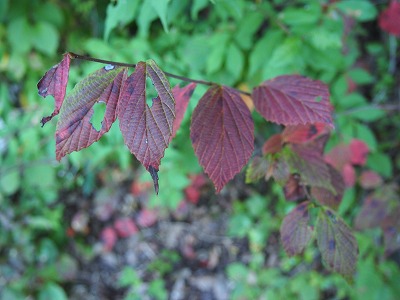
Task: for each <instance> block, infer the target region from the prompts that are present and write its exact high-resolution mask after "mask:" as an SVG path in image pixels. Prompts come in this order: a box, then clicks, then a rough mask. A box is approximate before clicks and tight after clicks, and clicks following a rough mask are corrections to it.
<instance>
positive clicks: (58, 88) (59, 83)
mask: <svg viewBox="0 0 400 300" xmlns="http://www.w3.org/2000/svg"><path fill="white" fill-rule="evenodd" d="M70 62H71V57H70V55H69V53H66V54H64V58H63V59H62V61H61V62H60V63H58V64H57V65H55V66H53V67H52V68H51V69H50V70H48V71H47V72H46V73H45V74H44V76H43V77H42V78H41V79H40V81H39V82H38V84H37V88H38V91H39V95H40V96H42V97H47V96H48V95H52V96H53V97H54V100H55V108H54V111H53V113H52V114H51V115H50V116H48V117H44V118H43V119H42V121H41V123H42V126H44V124H46V123H47V122H49V121H50V120H51V119H52V118H53V117H54V116H56V115H58V113H59V111H60V108H61V105H62V104H63V101H64V98H65V93H66V89H67V83H68V73H69V66H70Z"/></svg>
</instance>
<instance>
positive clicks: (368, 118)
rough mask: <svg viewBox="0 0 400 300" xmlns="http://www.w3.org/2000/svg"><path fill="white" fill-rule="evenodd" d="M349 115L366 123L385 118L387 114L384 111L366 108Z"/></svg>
mask: <svg viewBox="0 0 400 300" xmlns="http://www.w3.org/2000/svg"><path fill="white" fill-rule="evenodd" d="M348 115H349V116H351V117H353V118H356V119H358V120H361V121H364V122H373V121H377V120H379V119H381V118H382V117H384V116H385V115H386V112H385V111H384V110H383V109H379V108H375V107H371V106H370V107H368V106H364V107H362V108H360V109H356V110H354V111H352V112H350V113H349V114H348Z"/></svg>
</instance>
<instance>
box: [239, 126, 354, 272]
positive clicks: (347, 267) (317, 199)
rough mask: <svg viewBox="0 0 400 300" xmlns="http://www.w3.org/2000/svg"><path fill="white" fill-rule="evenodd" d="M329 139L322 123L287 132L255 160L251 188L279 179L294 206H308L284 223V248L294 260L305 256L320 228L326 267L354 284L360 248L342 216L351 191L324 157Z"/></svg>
mask: <svg viewBox="0 0 400 300" xmlns="http://www.w3.org/2000/svg"><path fill="white" fill-rule="evenodd" d="M328 137H329V132H328V131H327V127H326V126H325V125H324V124H322V123H316V124H312V125H302V126H296V127H294V126H287V127H286V128H285V130H284V131H283V132H282V133H281V134H276V135H274V136H272V137H270V138H269V139H268V140H267V141H266V142H265V144H264V146H263V154H264V156H263V157H261V156H260V157H255V158H254V159H253V161H252V162H251V164H250V166H249V168H248V169H247V173H246V179H247V182H249V183H251V182H254V181H257V180H258V179H260V178H262V177H264V178H265V179H266V180H268V179H269V178H271V177H273V178H274V179H275V180H276V181H277V182H279V183H281V184H282V185H283V186H284V187H283V188H284V194H285V198H286V199H287V200H288V201H298V200H302V202H301V203H300V204H298V205H297V207H296V208H294V209H293V210H292V211H291V212H290V213H289V214H288V215H287V216H286V217H285V218H284V220H283V222H282V225H281V229H280V231H281V240H282V244H283V247H284V248H285V250H286V252H287V253H288V254H289V255H296V254H300V253H302V252H303V251H304V249H305V247H306V246H307V245H308V244H309V242H310V240H311V238H312V237H313V229H312V228H313V227H315V228H316V233H315V234H316V237H317V242H318V247H319V249H320V251H321V255H322V259H323V261H324V262H325V264H326V265H327V266H328V267H329V268H330V269H332V270H335V271H337V272H339V273H340V274H342V275H344V276H345V277H348V278H350V277H351V276H352V275H353V273H354V271H355V268H356V263H357V255H358V246H357V243H356V240H355V237H354V235H353V234H352V232H351V229H350V228H349V227H348V226H347V225H346V223H345V222H344V220H342V218H340V217H339V216H338V214H337V213H336V209H337V208H338V206H339V204H340V202H341V200H342V197H343V193H344V188H345V185H344V182H343V179H342V176H341V175H340V173H339V172H338V171H337V170H336V169H335V168H334V167H332V166H331V165H329V164H328V163H327V162H326V161H325V159H324V157H323V153H324V152H323V151H324V148H325V144H326V142H327V140H328ZM303 200H304V201H303ZM313 208H316V209H314V210H313ZM315 214H318V216H317V218H316V220H315ZM311 222H313V223H314V226H312V225H311Z"/></svg>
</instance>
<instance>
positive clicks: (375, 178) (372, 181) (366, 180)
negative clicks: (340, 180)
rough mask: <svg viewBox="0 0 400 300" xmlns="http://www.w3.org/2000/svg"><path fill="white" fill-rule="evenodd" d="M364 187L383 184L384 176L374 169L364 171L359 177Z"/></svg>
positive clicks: (374, 186) (371, 187)
mask: <svg viewBox="0 0 400 300" xmlns="http://www.w3.org/2000/svg"><path fill="white" fill-rule="evenodd" d="M359 180H360V184H361V186H362V187H363V188H364V189H373V188H376V187H378V186H380V185H382V182H383V180H382V177H381V176H379V174H377V173H376V172H374V171H363V172H362V173H361V176H360V178H359Z"/></svg>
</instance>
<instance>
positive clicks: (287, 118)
mask: <svg viewBox="0 0 400 300" xmlns="http://www.w3.org/2000/svg"><path fill="white" fill-rule="evenodd" d="M252 98H253V101H254V106H255V108H256V110H257V111H258V112H259V113H260V114H261V115H262V116H263V117H264V118H265V119H266V120H268V121H271V122H275V123H278V124H284V125H299V124H307V123H316V122H322V123H325V124H327V125H329V126H330V127H333V122H332V115H331V112H332V107H331V105H330V102H329V89H328V87H327V85H326V84H324V83H323V82H321V81H318V80H312V79H309V78H306V77H303V76H300V75H284V76H278V77H276V78H274V79H271V80H268V81H264V82H263V83H262V84H261V85H259V86H257V87H256V88H254V90H253V93H252Z"/></svg>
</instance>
